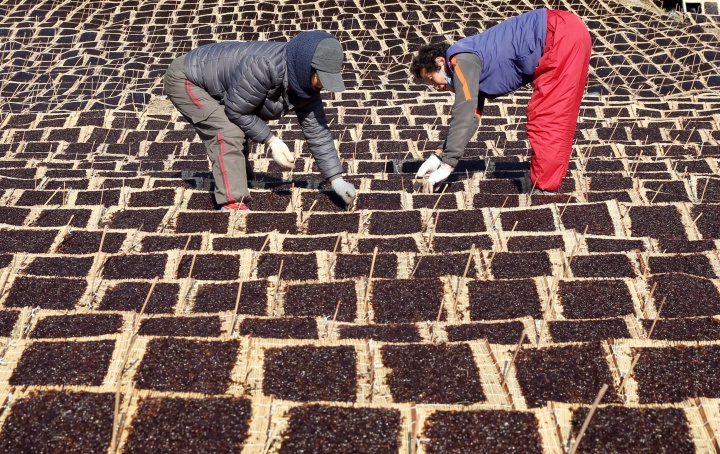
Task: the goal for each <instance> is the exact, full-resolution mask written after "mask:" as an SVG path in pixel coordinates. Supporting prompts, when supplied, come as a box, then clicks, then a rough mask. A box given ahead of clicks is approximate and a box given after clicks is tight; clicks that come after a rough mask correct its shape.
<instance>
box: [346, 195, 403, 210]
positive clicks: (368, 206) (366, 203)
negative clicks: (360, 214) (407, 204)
mask: <svg viewBox="0 0 720 454" xmlns="http://www.w3.org/2000/svg"><path fill="white" fill-rule="evenodd" d="M355 209H357V210H402V199H401V197H400V194H385V193H382V192H373V193H368V194H358V196H357V201H356V202H355Z"/></svg>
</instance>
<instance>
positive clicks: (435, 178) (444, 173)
mask: <svg viewBox="0 0 720 454" xmlns="http://www.w3.org/2000/svg"><path fill="white" fill-rule="evenodd" d="M453 170H455V167H453V166H451V165H449V164H443V165H441V166H440V168H439V169H437V170H436V171H434V172H433V173H431V174H430V176H429V177H428V183H429V184H431V185H432V186H433V187H435V185H436V184H438V183H442V182H443V181H445V180H447V177H449V176H450V174H451V173H452V172H453Z"/></svg>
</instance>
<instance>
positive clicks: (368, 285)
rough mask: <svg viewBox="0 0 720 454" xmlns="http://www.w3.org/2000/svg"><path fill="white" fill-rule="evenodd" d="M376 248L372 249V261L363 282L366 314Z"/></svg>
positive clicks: (364, 311)
mask: <svg viewBox="0 0 720 454" xmlns="http://www.w3.org/2000/svg"><path fill="white" fill-rule="evenodd" d="M377 253H378V248H377V246H375V249H373V257H372V262H371V263H370V274H368V278H367V283H366V284H365V296H363V313H364V314H367V310H368V307H367V303H368V296H369V295H370V281H371V280H372V275H373V272H374V271H375V260H376V259H377Z"/></svg>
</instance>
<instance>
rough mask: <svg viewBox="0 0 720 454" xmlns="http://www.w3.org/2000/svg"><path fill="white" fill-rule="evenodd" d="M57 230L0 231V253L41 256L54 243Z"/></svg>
mask: <svg viewBox="0 0 720 454" xmlns="http://www.w3.org/2000/svg"><path fill="white" fill-rule="evenodd" d="M57 233H58V231H57V230H0V252H10V253H16V252H28V253H31V254H42V253H44V252H47V251H48V250H49V249H50V246H51V245H52V244H53V241H55V237H56V236H57Z"/></svg>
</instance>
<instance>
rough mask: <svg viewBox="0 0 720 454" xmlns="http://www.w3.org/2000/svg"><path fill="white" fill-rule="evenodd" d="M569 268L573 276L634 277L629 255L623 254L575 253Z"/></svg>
mask: <svg viewBox="0 0 720 454" xmlns="http://www.w3.org/2000/svg"><path fill="white" fill-rule="evenodd" d="M570 269H571V270H572V273H573V275H574V276H575V277H629V278H634V277H635V269H634V268H633V266H632V262H631V261H630V257H628V256H627V255H625V254H607V255H576V256H574V257H573V259H572V262H571V263H570Z"/></svg>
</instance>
